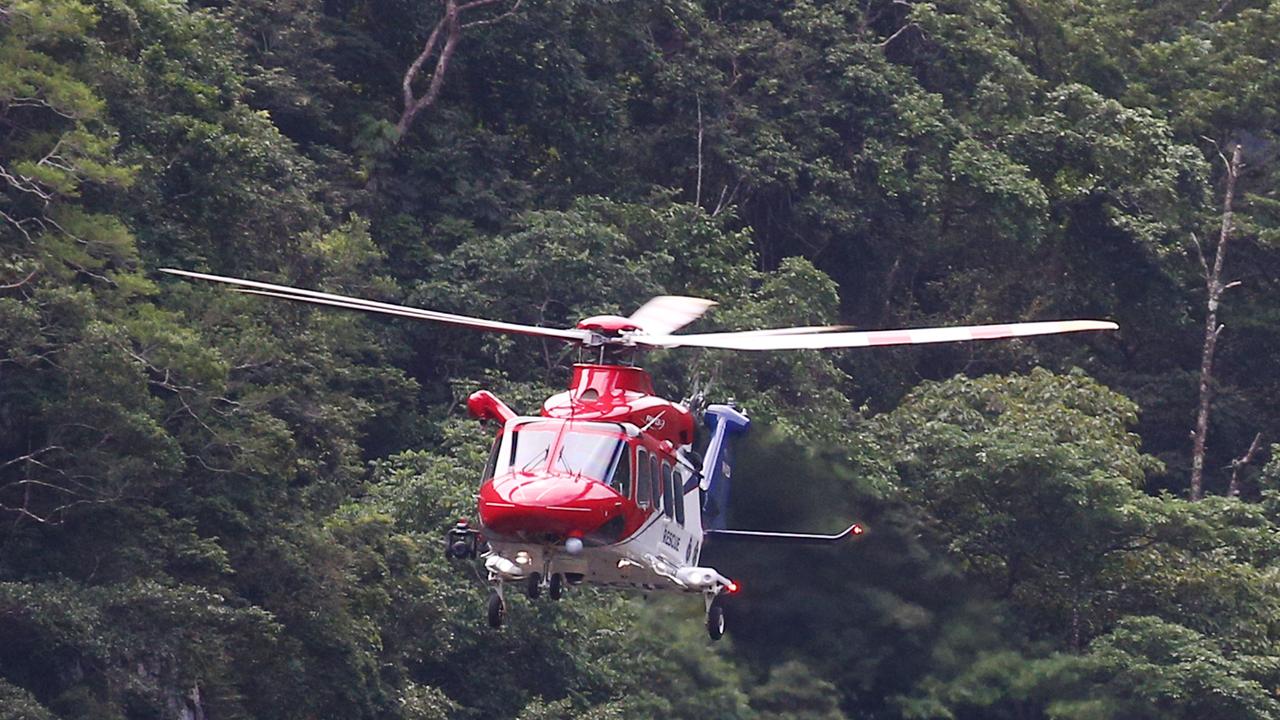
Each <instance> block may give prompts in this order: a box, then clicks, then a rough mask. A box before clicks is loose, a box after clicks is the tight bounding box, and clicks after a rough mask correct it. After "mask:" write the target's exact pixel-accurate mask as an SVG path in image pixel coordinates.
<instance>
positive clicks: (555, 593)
mask: <svg viewBox="0 0 1280 720" xmlns="http://www.w3.org/2000/svg"><path fill="white" fill-rule="evenodd" d="M562 595H564V576H563V575H561V574H560V573H555V574H554V575H552V576H551V585H550V586H548V587H547V597H549V598H551V599H552V600H559V599H560V597H561V596H562Z"/></svg>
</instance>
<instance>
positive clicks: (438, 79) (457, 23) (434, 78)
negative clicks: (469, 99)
mask: <svg viewBox="0 0 1280 720" xmlns="http://www.w3.org/2000/svg"><path fill="white" fill-rule="evenodd" d="M502 1H503V0H471V2H466V3H462V4H461V5H459V4H458V2H457V0H444V15H443V16H442V17H441V18H440V20H439V21H438V22H436V24H435V27H433V28H432V29H431V34H430V35H429V36H427V42H426V43H425V44H424V45H423V46H422V52H420V53H418V56H417V57H416V58H414V60H413V63H412V64H411V65H409V69H408V70H406V71H405V74H404V77H403V78H402V79H401V82H400V91H401V95H402V102H403V104H404V109H403V110H402V111H401V113H400V120H399V122H397V123H396V138H395V141H394V142H395V143H397V144H398V143H399V142H400V141H401V140H402V139H403V138H404V136H405V134H406V133H407V132H408V131H409V127H410V126H411V125H412V124H413V121H414V118H416V117H417V116H418V114H419V113H421V112H422V111H423V110H426V109H428V108H430V107H431V106H433V105H434V104H435V103H436V100H437V99H438V98H439V97H440V91H441V90H442V89H443V88H444V80H445V76H446V73H447V72H448V70H449V61H450V60H452V59H453V54H454V51H455V49H456V48H457V46H458V41H459V40H461V39H462V31H463V29H465V28H468V27H475V26H478V25H489V24H492V23H495V22H498V21H499V20H502V19H504V18H507V17H510V16H511V15H513V14H514V13H515V12H516V10H517V9H519V7H520V4H521V3H522V2H523V1H524V0H516V2H515V3H514V4H513V5H512V6H511V7H510V8H509V9H508V10H507V11H506V12H503V13H500V14H498V15H495V16H494V17H491V18H486V19H484V20H476V21H473V22H469V23H463V22H462V16H463V15H464V14H466V13H467V12H470V11H472V10H477V9H480V8H484V7H490V6H493V5H497V4H498V3H500V2H502ZM432 57H435V59H436V62H435V67H434V68H433V69H432V70H431V73H430V80H429V81H428V83H427V91H426V92H425V93H423V95H422V96H421V97H419V96H417V95H415V94H414V91H413V86H414V83H415V82H417V80H418V76H419V75H420V74H421V73H422V70H423V68H424V67H426V65H427V63H428V62H429V61H430V60H431V58H432Z"/></svg>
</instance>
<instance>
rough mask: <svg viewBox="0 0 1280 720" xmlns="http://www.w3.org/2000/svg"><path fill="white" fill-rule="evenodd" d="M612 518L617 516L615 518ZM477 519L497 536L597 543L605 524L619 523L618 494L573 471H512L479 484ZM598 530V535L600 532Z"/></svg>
mask: <svg viewBox="0 0 1280 720" xmlns="http://www.w3.org/2000/svg"><path fill="white" fill-rule="evenodd" d="M615 518H616V520H615ZM480 520H481V522H483V523H484V526H485V528H486V529H487V530H488V531H489V532H491V533H493V534H495V535H497V536H502V537H509V538H515V539H520V540H534V541H547V540H551V541H557V540H560V539H563V538H568V537H586V538H588V539H593V538H594V539H596V540H598V541H602V542H610V541H612V540H616V538H612V539H611V538H610V537H607V536H608V535H611V534H612V533H611V532H609V528H608V526H610V525H618V531H619V532H620V531H621V526H622V497H621V496H620V495H618V494H617V493H616V492H614V491H613V490H612V489H610V488H609V487H607V486H605V485H604V484H602V483H599V482H597V481H595V480H588V479H586V478H583V477H580V476H577V475H554V474H547V473H512V474H510V475H504V476H501V477H497V478H494V479H493V480H490V481H489V482H487V483H485V484H484V486H483V487H481V488H480ZM602 533H603V534H602Z"/></svg>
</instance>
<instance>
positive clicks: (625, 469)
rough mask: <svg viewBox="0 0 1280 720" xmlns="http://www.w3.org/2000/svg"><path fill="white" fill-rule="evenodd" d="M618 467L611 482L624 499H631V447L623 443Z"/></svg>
mask: <svg viewBox="0 0 1280 720" xmlns="http://www.w3.org/2000/svg"><path fill="white" fill-rule="evenodd" d="M619 450H620V452H619V453H618V462H617V467H616V468H615V469H614V471H613V479H612V480H611V481H610V482H609V484H610V485H612V486H613V489H614V490H617V491H618V494H619V495H621V496H622V497H624V498H630V497H631V446H630V445H628V444H626V443H622V445H621V447H620V448H619Z"/></svg>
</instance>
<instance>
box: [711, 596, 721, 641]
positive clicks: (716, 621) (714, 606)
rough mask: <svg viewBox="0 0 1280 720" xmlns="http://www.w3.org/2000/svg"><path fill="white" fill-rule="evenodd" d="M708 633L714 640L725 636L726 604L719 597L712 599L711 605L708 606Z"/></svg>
mask: <svg viewBox="0 0 1280 720" xmlns="http://www.w3.org/2000/svg"><path fill="white" fill-rule="evenodd" d="M707 635H709V636H710V637H711V639H712V640H719V639H720V638H722V637H724V605H721V604H720V599H719V598H716V599H715V600H712V601H711V607H709V608H707Z"/></svg>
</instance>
